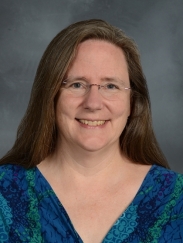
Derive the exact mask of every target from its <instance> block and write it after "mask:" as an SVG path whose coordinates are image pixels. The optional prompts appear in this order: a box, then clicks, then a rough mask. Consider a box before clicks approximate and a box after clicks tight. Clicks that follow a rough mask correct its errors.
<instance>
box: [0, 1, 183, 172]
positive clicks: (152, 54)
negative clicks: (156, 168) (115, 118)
mask: <svg viewBox="0 0 183 243" xmlns="http://www.w3.org/2000/svg"><path fill="white" fill-rule="evenodd" d="M182 13H183V1H182V0H174V1H173V0H26V1H25V0H16V1H15V0H0V157H2V156H3V155H4V154H5V153H6V152H7V151H8V150H9V149H10V148H11V146H12V145H13V143H14V140H15V137H16V131H17V127H18V125H19V123H20V121H21V119H22V117H23V115H24V113H25V110H26V107H27V104H28V101H29V97H30V91H31V87H32V83H33V80H34V76H35V72H36V69H37V66H38V63H39V61H40V58H41V56H42V54H43V52H44V50H45V48H46V47H47V45H48V44H49V42H50V41H51V40H52V39H53V37H54V36H55V35H56V34H57V33H58V32H59V31H60V30H62V29H63V28H65V27H66V26H68V25H69V24H71V23H73V22H76V21H79V20H84V19H89V18H101V19H104V20H106V21H108V22H110V23H111V24H113V25H115V26H117V27H120V28H121V29H122V30H124V31H125V32H126V34H127V35H129V36H130V37H132V38H133V39H134V40H135V41H136V43H137V45H138V47H139V49H140V53H141V60H142V66H143V70H144V73H145V76H146V78H147V82H148V87H149V92H150V97H151V108H152V117H153V126H154V130H155V133H156V136H157V139H158V142H159V144H160V147H161V149H162V150H163V152H164V154H165V156H166V157H167V159H168V161H169V164H170V166H171V168H172V169H173V170H175V171H177V172H181V173H183V128H182V127H183V17H182ZM137 152H138V151H137Z"/></svg>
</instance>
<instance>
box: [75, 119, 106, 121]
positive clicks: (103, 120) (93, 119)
mask: <svg viewBox="0 0 183 243" xmlns="http://www.w3.org/2000/svg"><path fill="white" fill-rule="evenodd" d="M76 120H86V121H109V119H93V118H92V119H90V118H76Z"/></svg>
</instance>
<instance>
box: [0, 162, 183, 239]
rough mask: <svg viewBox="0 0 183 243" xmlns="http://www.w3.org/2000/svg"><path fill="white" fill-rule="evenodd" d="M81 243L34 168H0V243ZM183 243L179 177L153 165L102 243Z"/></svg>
mask: <svg viewBox="0 0 183 243" xmlns="http://www.w3.org/2000/svg"><path fill="white" fill-rule="evenodd" d="M6 242H8V243H20V242H27V243H36V242H37V243H43V242H45V243H60V242H64V243H82V242H83V241H82V239H81V238H80V236H79V235H78V233H77V232H76V230H75V229H74V226H73V225H72V223H71V220H70V219H69V216H68V214H67V212H66V211H65V209H64V207H63V206H62V204H61V202H60V201H59V200H58V198H57V196H56V195H55V193H54V191H53V190H52V189H51V187H50V185H49V184H48V182H47V181H46V180H45V178H44V177H43V175H42V174H41V173H40V171H39V170H38V169H37V168H33V169H30V170H25V169H24V168H22V167H20V166H16V165H4V166H0V243H6ZM132 242H133V243H137V242H138V243H140V242H141V243H181V242H183V175H180V174H177V173H175V172H172V171H170V170H167V169H165V168H162V167H160V166H157V165H153V166H152V167H151V169H150V171H149V172H148V174H147V176H146V178H145V179H144V181H143V183H142V185H141V187H140V189H139V191H138V193H137V194H136V196H135V198H134V200H133V202H132V203H131V204H130V205H129V207H128V208H127V209H126V211H125V212H124V213H123V214H122V215H121V216H120V217H119V218H118V220H117V221H116V222H115V224H114V225H113V226H112V227H111V229H110V231H109V232H108V234H107V235H106V237H105V238H104V240H103V243H132Z"/></svg>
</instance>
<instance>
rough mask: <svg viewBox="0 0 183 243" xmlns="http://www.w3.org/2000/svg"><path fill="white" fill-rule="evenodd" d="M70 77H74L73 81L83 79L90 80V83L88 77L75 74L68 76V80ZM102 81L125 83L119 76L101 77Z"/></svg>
mask: <svg viewBox="0 0 183 243" xmlns="http://www.w3.org/2000/svg"><path fill="white" fill-rule="evenodd" d="M68 79H72V80H73V81H75V80H83V81H85V82H88V83H89V79H87V78H86V77H84V76H75V77H72V76H71V77H67V78H66V80H68ZM101 80H102V81H105V82H113V83H121V84H122V85H125V82H124V81H123V80H121V79H119V78H116V77H104V78H101Z"/></svg>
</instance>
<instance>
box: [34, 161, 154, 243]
mask: <svg viewBox="0 0 183 243" xmlns="http://www.w3.org/2000/svg"><path fill="white" fill-rule="evenodd" d="M155 166H156V165H152V166H151V167H150V169H149V170H148V172H147V173H146V175H145V177H144V179H143V181H142V183H141V185H140V187H139V189H138V191H137V193H136V194H135V196H134V198H133V200H132V201H131V203H129V205H128V207H127V208H126V209H125V210H124V211H123V212H122V213H121V214H120V216H119V217H118V218H117V220H116V221H115V222H114V224H113V225H112V226H111V228H110V229H109V231H108V232H107V234H106V235H105V237H104V238H103V240H102V243H105V239H106V238H107V237H108V235H109V234H110V232H111V231H112V230H113V227H114V226H115V225H116V224H117V223H118V222H119V221H120V219H121V218H124V217H125V213H126V212H127V211H128V210H129V209H130V207H131V206H132V205H138V201H139V197H138V196H139V195H140V194H141V192H142V191H143V188H144V187H145V186H146V185H147V181H148V182H149V181H150V180H151V179H152V178H151V172H152V170H153V169H154V167H155ZM35 172H36V174H37V176H38V177H41V178H42V180H41V181H42V183H43V184H44V185H43V186H41V188H44V189H45V190H49V191H52V195H53V196H54V198H55V199H56V201H57V206H61V207H62V209H63V211H64V213H65V215H66V217H67V219H68V221H69V223H70V226H71V228H72V229H73V232H75V234H76V238H77V239H78V240H79V241H78V242H79V243H83V242H84V241H83V240H82V238H81V237H80V235H79V233H78V232H77V230H76V229H75V227H74V225H73V223H72V220H71V218H70V217H69V214H68V213H67V211H66V209H65V208H64V206H63V204H62V202H61V200H60V199H59V198H58V196H57V195H56V193H55V191H54V190H53V188H52V187H51V185H50V183H49V182H48V181H47V179H46V178H45V177H44V175H43V174H42V173H41V171H40V170H39V169H38V167H36V168H35ZM38 182H39V183H41V182H40V180H38ZM140 200H141V199H140Z"/></svg>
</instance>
